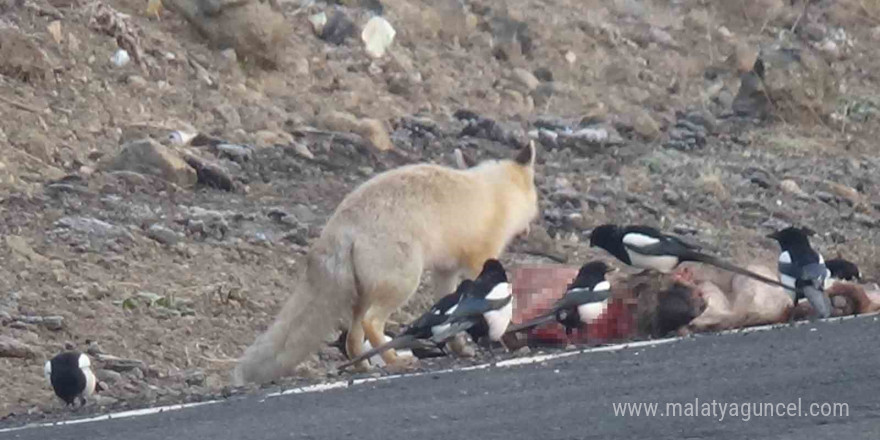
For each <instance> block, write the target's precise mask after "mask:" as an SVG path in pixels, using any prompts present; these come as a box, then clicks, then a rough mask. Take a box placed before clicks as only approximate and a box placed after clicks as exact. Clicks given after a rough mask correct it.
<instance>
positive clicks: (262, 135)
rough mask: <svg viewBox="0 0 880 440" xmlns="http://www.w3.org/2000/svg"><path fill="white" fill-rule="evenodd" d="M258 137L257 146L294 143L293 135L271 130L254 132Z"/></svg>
mask: <svg viewBox="0 0 880 440" xmlns="http://www.w3.org/2000/svg"><path fill="white" fill-rule="evenodd" d="M254 137H255V138H256V146H257V147H258V148H265V147H274V146H275V145H290V144H292V143H293V136H291V135H289V134H287V133H282V132H276V131H271V130H260V131H257V132H256V133H254Z"/></svg>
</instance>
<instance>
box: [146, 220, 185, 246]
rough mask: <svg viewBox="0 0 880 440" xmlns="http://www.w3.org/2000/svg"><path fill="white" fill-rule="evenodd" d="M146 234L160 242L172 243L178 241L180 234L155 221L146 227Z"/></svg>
mask: <svg viewBox="0 0 880 440" xmlns="http://www.w3.org/2000/svg"><path fill="white" fill-rule="evenodd" d="M147 236H148V237H150V238H152V239H153V240H156V241H158V242H159V243H162V244H169V245H173V244H175V243H177V242H178V241H180V235H178V234H177V232H174V231H173V230H171V229H170V228H168V227H167V226H165V225H162V224H159V223H155V224H153V225H152V226H150V228H149V229H147Z"/></svg>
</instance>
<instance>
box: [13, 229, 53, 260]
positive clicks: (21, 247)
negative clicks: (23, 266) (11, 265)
mask: <svg viewBox="0 0 880 440" xmlns="http://www.w3.org/2000/svg"><path fill="white" fill-rule="evenodd" d="M5 241H6V246H7V247H9V249H11V250H12V251H13V252H15V253H16V254H18V255H21V256H23V257H25V258H27V259H28V260H29V261H30V262H32V263H37V264H47V263H48V262H49V259H48V258H46V257H44V256H42V255H40V254H38V253H37V252H36V251H34V250H33V249H32V248H31V247H30V245H29V244H28V243H27V240H25V238H24V237H21V236H18V235H7V236H6V237H5Z"/></svg>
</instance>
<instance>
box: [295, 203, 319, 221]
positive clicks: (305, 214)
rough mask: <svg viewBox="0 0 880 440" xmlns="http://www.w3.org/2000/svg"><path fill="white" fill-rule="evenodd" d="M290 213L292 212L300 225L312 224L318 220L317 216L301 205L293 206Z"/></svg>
mask: <svg viewBox="0 0 880 440" xmlns="http://www.w3.org/2000/svg"><path fill="white" fill-rule="evenodd" d="M291 211H293V215H294V217H296V219H297V220H299V221H300V222H301V223H313V222H315V221H316V220H317V219H318V216H317V215H315V213H314V212H312V210H311V209H310V208H309V207H308V206H306V205H303V204H301V203H298V204H297V205H296V206H294V207H293V209H292V210H291Z"/></svg>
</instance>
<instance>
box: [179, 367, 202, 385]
mask: <svg viewBox="0 0 880 440" xmlns="http://www.w3.org/2000/svg"><path fill="white" fill-rule="evenodd" d="M183 380H184V381H185V382H186V384H187V385H189V386H204V385H205V381H206V380H207V375H205V372H204V371H202V370H193V371H188V372H186V373H185V374H184V375H183Z"/></svg>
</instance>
